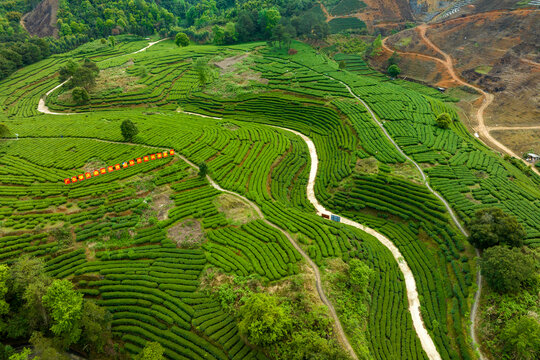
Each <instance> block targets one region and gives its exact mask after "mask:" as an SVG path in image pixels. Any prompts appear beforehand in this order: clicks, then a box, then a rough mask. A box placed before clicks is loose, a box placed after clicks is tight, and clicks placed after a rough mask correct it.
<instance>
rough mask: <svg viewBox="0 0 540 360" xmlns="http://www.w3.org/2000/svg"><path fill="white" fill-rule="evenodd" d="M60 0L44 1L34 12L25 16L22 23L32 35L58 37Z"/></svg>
mask: <svg viewBox="0 0 540 360" xmlns="http://www.w3.org/2000/svg"><path fill="white" fill-rule="evenodd" d="M57 14H58V0H43V1H41V2H40V3H39V4H38V5H37V6H36V7H35V8H34V10H32V11H30V12H29V13H26V14H24V16H23V18H22V19H21V23H22V25H23V26H24V28H25V29H26V31H28V32H29V33H30V35H33V36H38V37H45V36H52V37H56V38H57V37H58V28H57V27H56V21H57Z"/></svg>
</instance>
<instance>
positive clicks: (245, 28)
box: [236, 10, 257, 41]
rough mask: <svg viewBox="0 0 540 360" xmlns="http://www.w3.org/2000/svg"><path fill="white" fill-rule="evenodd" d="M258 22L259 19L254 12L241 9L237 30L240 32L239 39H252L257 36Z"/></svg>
mask: <svg viewBox="0 0 540 360" xmlns="http://www.w3.org/2000/svg"><path fill="white" fill-rule="evenodd" d="M256 22H257V19H256V17H255V16H253V15H252V12H250V11H247V10H241V11H240V12H239V13H238V18H237V20H236V30H237V32H238V39H239V40H240V41H248V40H252V39H254V38H255V36H256V25H255V24H256Z"/></svg>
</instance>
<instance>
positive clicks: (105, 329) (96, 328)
mask: <svg viewBox="0 0 540 360" xmlns="http://www.w3.org/2000/svg"><path fill="white" fill-rule="evenodd" d="M81 328H82V335H81V338H80V340H79V343H80V344H81V345H82V346H83V347H84V348H86V349H88V350H89V351H91V352H92V353H102V352H103V350H104V347H105V345H106V344H107V342H108V341H109V340H110V339H111V336H112V334H111V314H110V313H109V312H108V311H107V310H105V309H104V308H102V307H100V306H98V305H96V303H95V302H94V301H93V300H84V304H83V311H82V317H81Z"/></svg>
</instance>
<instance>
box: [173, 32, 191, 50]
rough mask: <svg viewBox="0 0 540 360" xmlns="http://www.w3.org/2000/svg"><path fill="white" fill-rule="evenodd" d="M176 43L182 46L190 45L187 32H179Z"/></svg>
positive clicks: (175, 39)
mask: <svg viewBox="0 0 540 360" xmlns="http://www.w3.org/2000/svg"><path fill="white" fill-rule="evenodd" d="M174 43H175V44H176V46H181V47H184V46H188V45H189V37H188V36H187V35H186V34H185V33H183V32H179V33H178V34H176V36H175V38H174Z"/></svg>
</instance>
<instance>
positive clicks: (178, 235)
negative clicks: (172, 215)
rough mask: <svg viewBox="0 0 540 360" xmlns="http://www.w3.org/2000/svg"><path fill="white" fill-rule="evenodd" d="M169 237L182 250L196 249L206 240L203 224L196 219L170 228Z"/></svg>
mask: <svg viewBox="0 0 540 360" xmlns="http://www.w3.org/2000/svg"><path fill="white" fill-rule="evenodd" d="M167 236H168V237H169V239H171V240H172V241H174V242H175V243H176V246H177V247H180V248H190V249H191V248H195V247H198V246H199V245H200V244H201V242H202V241H203V240H204V232H203V229H202V226H201V223H200V222H198V221H197V220H195V219H186V220H184V221H182V222H180V223H178V224H176V225H174V226H172V227H170V228H169V230H168V231H167Z"/></svg>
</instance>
